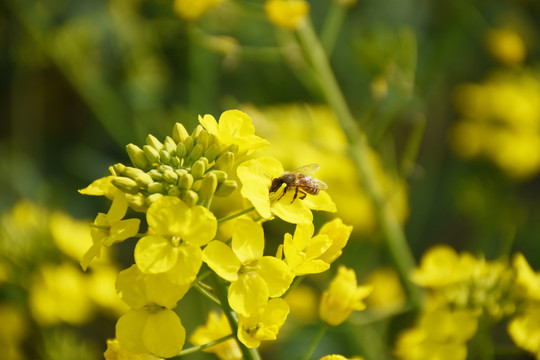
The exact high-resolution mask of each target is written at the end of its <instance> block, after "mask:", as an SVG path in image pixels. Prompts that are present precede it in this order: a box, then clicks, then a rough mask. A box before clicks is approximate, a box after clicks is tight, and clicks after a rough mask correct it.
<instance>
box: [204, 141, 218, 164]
mask: <svg viewBox="0 0 540 360" xmlns="http://www.w3.org/2000/svg"><path fill="white" fill-rule="evenodd" d="M218 152H219V148H218V146H217V145H216V144H212V145H210V146H209V147H208V149H206V151H205V152H204V157H205V158H207V159H208V161H209V162H213V161H214V160H215V159H216V156H217V154H218Z"/></svg>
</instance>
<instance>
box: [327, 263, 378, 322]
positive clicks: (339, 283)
mask: <svg viewBox="0 0 540 360" xmlns="http://www.w3.org/2000/svg"><path fill="white" fill-rule="evenodd" d="M372 290H373V287H371V286H358V285H357V283H356V274H355V272H354V270H353V269H349V268H346V267H345V266H343V265H341V266H340V267H339V268H338V272H337V274H336V275H335V277H334V279H332V282H331V283H330V287H329V288H328V290H326V291H325V292H324V293H323V294H322V297H321V303H320V306H319V316H320V317H321V319H322V320H323V321H325V322H326V323H327V324H329V325H332V326H337V325H339V324H341V323H342V322H344V321H345V320H347V318H348V317H349V315H350V314H351V313H352V312H353V311H354V310H357V311H358V310H364V309H365V308H366V304H365V303H364V301H363V300H364V299H365V298H366V297H367V296H368V295H369V294H370V293H371V291H372Z"/></svg>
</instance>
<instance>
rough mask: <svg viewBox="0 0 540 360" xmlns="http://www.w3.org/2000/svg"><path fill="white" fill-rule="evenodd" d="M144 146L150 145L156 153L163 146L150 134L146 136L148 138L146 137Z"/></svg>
mask: <svg viewBox="0 0 540 360" xmlns="http://www.w3.org/2000/svg"><path fill="white" fill-rule="evenodd" d="M146 144H147V145H150V146H151V147H153V148H154V149H156V150H157V151H159V150H161V149H162V148H163V144H162V143H161V141H159V140H158V139H156V137H155V136H154V135H152V134H148V136H147V137H146Z"/></svg>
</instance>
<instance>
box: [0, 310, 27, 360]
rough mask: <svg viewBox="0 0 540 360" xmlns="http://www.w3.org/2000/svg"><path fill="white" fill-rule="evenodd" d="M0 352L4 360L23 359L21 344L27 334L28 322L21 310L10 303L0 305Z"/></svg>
mask: <svg viewBox="0 0 540 360" xmlns="http://www.w3.org/2000/svg"><path fill="white" fill-rule="evenodd" d="M0 319H2V325H1V326H0V354H2V359H5V360H24V359H25V357H24V355H23V352H22V345H23V340H24V338H25V337H26V336H27V335H29V334H28V324H27V320H26V317H25V315H24V313H23V310H22V309H21V308H20V307H19V306H15V305H10V304H1V305H0Z"/></svg>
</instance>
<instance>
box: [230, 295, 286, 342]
mask: <svg viewBox="0 0 540 360" xmlns="http://www.w3.org/2000/svg"><path fill="white" fill-rule="evenodd" d="M288 314H289V305H288V304H287V302H286V301H285V300H283V299H280V298H278V299H271V300H270V301H268V303H267V304H266V306H264V308H263V309H261V310H260V311H258V312H256V313H253V314H251V315H250V316H249V317H246V316H242V315H239V316H238V317H239V319H238V340H240V341H241V342H242V343H243V344H244V345H246V346H247V347H248V348H257V347H259V346H260V344H261V341H266V340H275V339H276V338H277V335H278V332H279V330H280V329H281V326H282V325H283V324H284V323H285V320H286V319H287V315H288Z"/></svg>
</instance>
